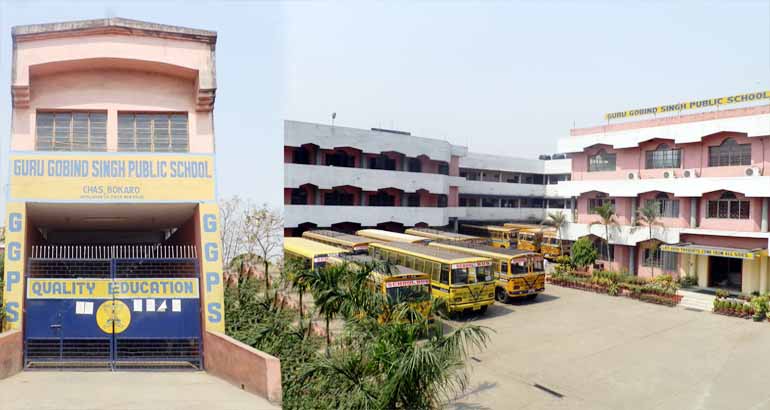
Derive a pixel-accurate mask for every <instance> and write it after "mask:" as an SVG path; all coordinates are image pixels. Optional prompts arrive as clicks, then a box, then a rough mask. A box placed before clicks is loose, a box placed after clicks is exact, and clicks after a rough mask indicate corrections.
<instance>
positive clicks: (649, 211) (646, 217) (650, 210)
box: [636, 201, 665, 277]
mask: <svg viewBox="0 0 770 410" xmlns="http://www.w3.org/2000/svg"><path fill="white" fill-rule="evenodd" d="M637 213H638V215H637V218H636V224H637V225H642V224H644V225H647V228H648V229H649V233H650V236H649V237H650V244H651V245H652V254H653V255H655V253H656V252H657V250H658V241H656V240H654V239H655V237H654V236H653V232H652V228H653V227H655V226H659V227H661V228H665V225H663V222H661V221H660V212H659V211H658V207H657V206H656V205H655V202H652V201H650V202H647V203H646V204H645V205H644V206H643V207H642V208H640V209H639V211H638V212H637ZM650 266H651V270H650V273H651V274H652V276H653V277H655V263H652V264H651V265H650Z"/></svg>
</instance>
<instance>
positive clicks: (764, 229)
mask: <svg viewBox="0 0 770 410" xmlns="http://www.w3.org/2000/svg"><path fill="white" fill-rule="evenodd" d="M767 200H768V198H767V197H764V198H762V224H761V225H760V229H761V231H762V232H767Z"/></svg>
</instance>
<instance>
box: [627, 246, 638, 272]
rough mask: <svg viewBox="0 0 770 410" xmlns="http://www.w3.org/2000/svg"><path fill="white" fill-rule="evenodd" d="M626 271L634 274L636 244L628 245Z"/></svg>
mask: <svg viewBox="0 0 770 410" xmlns="http://www.w3.org/2000/svg"><path fill="white" fill-rule="evenodd" d="M628 273H629V274H630V275H635V274H636V246H630V247H629V251H628Z"/></svg>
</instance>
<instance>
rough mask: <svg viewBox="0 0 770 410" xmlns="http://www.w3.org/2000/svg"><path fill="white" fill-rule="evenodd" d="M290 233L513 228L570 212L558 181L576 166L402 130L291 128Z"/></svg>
mask: <svg viewBox="0 0 770 410" xmlns="http://www.w3.org/2000/svg"><path fill="white" fill-rule="evenodd" d="M284 127H285V129H284V163H285V165H284V203H285V226H286V234H287V235H296V234H299V233H301V231H302V230H305V229H310V228H321V227H325V228H333V229H337V230H342V231H352V230H355V229H358V228H360V227H380V228H385V229H392V230H400V229H403V228H404V227H409V226H415V225H417V226H446V225H454V224H456V223H457V222H458V221H461V220H473V221H513V220H537V221H540V220H542V219H543V218H544V217H545V214H546V212H547V210H548V209H549V207H551V208H558V209H565V208H567V209H568V208H570V206H569V198H558V197H556V193H555V192H552V189H551V188H553V184H555V183H556V182H558V181H563V180H567V179H568V178H569V172H570V165H569V163H570V160H569V159H553V160H547V161H545V160H528V159H517V158H509V157H502V156H493V155H484V154H474V153H468V150H467V148H466V147H463V146H458V145H452V144H450V143H448V142H446V141H443V140H438V139H429V138H422V137H416V136H412V135H411V134H409V133H406V132H401V131H392V130H383V129H372V130H365V129H355V128H348V127H339V126H330V125H322V124H311V123H305V122H297V121H286V122H285V123H284Z"/></svg>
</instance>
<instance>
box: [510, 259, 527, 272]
mask: <svg viewBox="0 0 770 410" xmlns="http://www.w3.org/2000/svg"><path fill="white" fill-rule="evenodd" d="M522 273H527V260H526V259H524V258H519V259H514V260H512V261H511V275H519V274H522Z"/></svg>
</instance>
